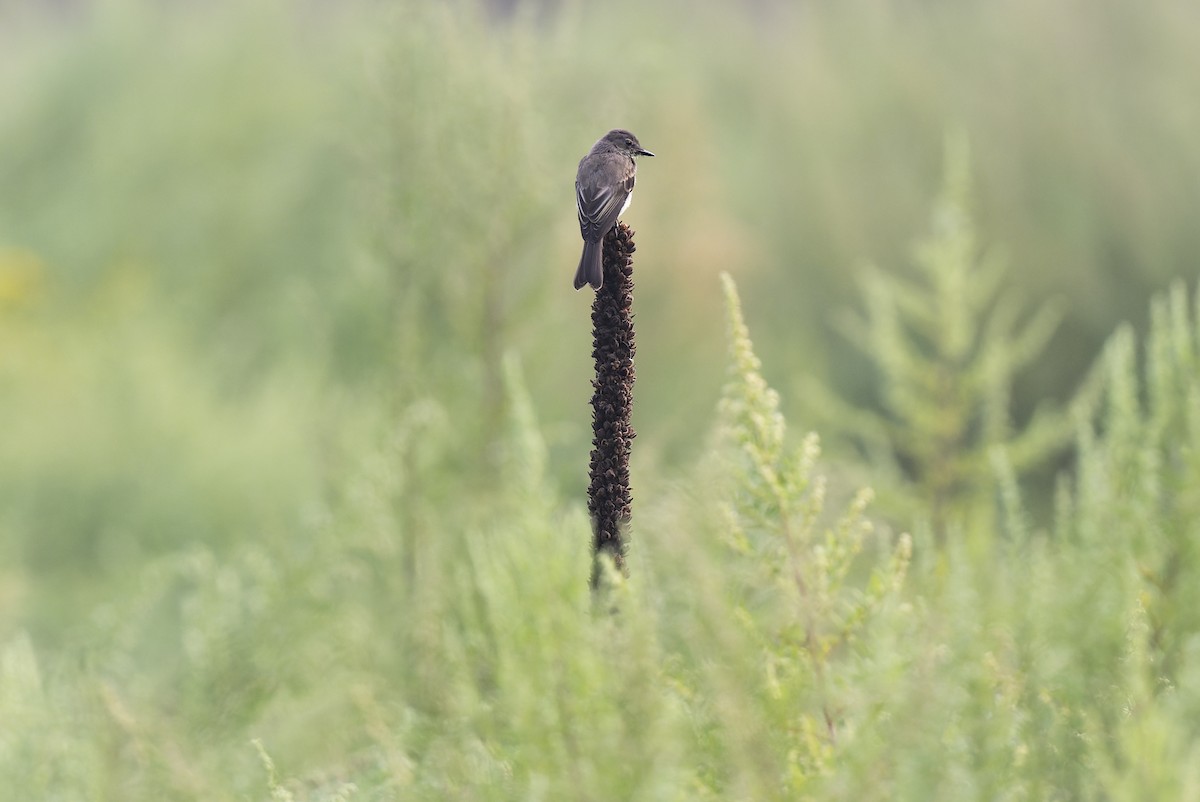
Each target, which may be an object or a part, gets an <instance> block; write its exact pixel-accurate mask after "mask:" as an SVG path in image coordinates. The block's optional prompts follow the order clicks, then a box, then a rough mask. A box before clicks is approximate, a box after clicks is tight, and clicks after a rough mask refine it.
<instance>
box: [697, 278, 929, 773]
mask: <svg viewBox="0 0 1200 802" xmlns="http://www.w3.org/2000/svg"><path fill="white" fill-rule="evenodd" d="M722 283H723V285H724V291H725V301H726V313H727V315H728V326H729V344H730V355H731V365H730V380H729V383H728V384H727V385H726V388H725V392H724V394H723V397H722V399H721V403H720V411H719V427H720V430H719V437H720V440H721V441H722V442H723V443H724V449H723V451H724V453H726V454H728V455H729V456H730V457H731V459H730V461H729V463H728V466H727V467H728V469H729V477H728V482H727V489H726V500H725V501H724V502H723V504H722V507H723V511H724V517H725V521H724V525H725V527H726V537H727V542H728V544H729V545H730V547H731V548H732V549H733V550H734V551H735V552H736V553H738V554H741V555H743V556H744V557H745V558H747V559H748V560H750V561H751V562H752V564H753V566H754V569H753V570H752V571H751V574H752V576H754V577H755V578H754V579H752V580H751V582H750V583H749V584H748V586H747V587H746V588H745V589H744V594H745V595H744V598H743V599H742V600H741V602H740V604H741V605H743V606H742V608H741V609H742V612H743V615H742V616H741V620H742V622H743V623H744V625H745V627H746V629H747V630H748V632H749V633H750V635H751V638H752V641H753V642H754V645H755V646H756V648H758V649H759V650H761V652H762V654H763V655H764V659H765V666H764V682H765V690H766V694H767V696H768V697H769V699H770V700H771V701H770V702H769V704H768V709H769V711H770V713H771V716H770V718H771V719H773V720H774V721H773V726H774V727H775V728H777V733H778V734H781V735H782V736H783V738H784V742H785V744H786V756H787V758H786V763H787V775H786V777H785V778H784V779H783V784H784V786H785V787H786V788H788V789H789V791H791V792H801V791H802V790H803V789H804V788H805V787H806V785H807V784H808V782H809V781H810V780H811V779H812V778H813V777H815V776H819V775H820V774H822V773H823V772H824V771H826V769H827V768H828V766H829V764H830V762H831V761H832V760H833V759H834V750H835V749H836V748H837V747H838V745H839V741H840V739H841V738H842V732H843V730H844V729H850V730H853V728H854V727H855V726H856V725H857V724H858V723H859V722H854V721H847V717H848V714H847V710H846V704H845V702H844V701H843V699H842V698H841V690H843V686H842V685H841V683H840V682H839V680H838V677H837V673H838V670H839V659H840V658H841V657H842V656H843V655H844V654H845V653H846V651H847V650H848V648H849V647H851V645H853V644H854V643H855V641H856V640H857V639H858V638H860V637H862V636H863V635H864V633H865V632H866V631H867V629H868V625H869V619H870V617H871V615H872V613H874V612H876V611H877V610H879V609H880V608H881V607H882V606H884V605H885V604H889V603H896V602H897V601H898V599H899V593H900V589H901V586H902V584H903V581H904V577H905V574H906V572H907V568H908V562H909V559H910V557H911V554H912V542H911V540H910V538H909V536H908V535H902V536H901V537H900V538H899V539H898V541H897V542H896V544H895V546H894V547H893V549H892V551H891V554H890V556H887V555H878V556H875V557H872V558H870V559H867V560H864V561H863V562H865V563H866V564H865V565H862V566H859V565H858V561H859V558H860V555H861V553H862V551H863V546H864V541H865V539H866V537H867V536H868V535H869V534H870V533H871V532H872V528H873V527H872V524H871V522H870V520H869V519H868V518H867V517H866V509H867V506H868V504H869V503H870V501H871V497H872V493H871V491H870V490H869V489H863V490H860V491H859V492H858V493H857V494H856V495H855V496H854V498H853V500H852V501H851V502H850V503H849V505H848V506H847V507H846V509H845V510H844V511H842V512H841V514H840V515H838V516H837V518H836V520H834V521H833V522H832V523H829V522H827V521H826V520H825V518H826V509H825V506H826V480H825V477H824V476H822V475H821V474H819V473H818V472H817V469H816V464H817V458H818V457H819V455H820V447H819V445H818V440H817V436H816V434H809V435H808V436H806V437H805V438H804V440H803V442H802V444H801V445H800V447H799V448H798V449H795V448H792V447H790V446H789V445H788V443H787V442H786V437H785V435H786V424H785V421H784V418H783V415H782V414H781V413H780V412H779V396H778V394H777V393H776V392H775V391H774V390H773V389H771V388H770V387H769V386H768V385H767V383H766V381H765V380H764V379H763V377H762V374H761V372H760V367H761V365H760V362H759V360H758V357H756V356H755V354H754V350H753V343H752V342H751V340H750V334H749V331H748V329H747V327H746V324H745V321H744V319H743V317H742V311H741V304H740V302H739V300H738V296H737V289H736V287H735V285H734V282H733V279H732V278H730V277H729V275H728V274H724V275H722ZM856 568H858V569H859V570H857V571H856V570H855V569H856Z"/></svg>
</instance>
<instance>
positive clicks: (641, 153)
mask: <svg viewBox="0 0 1200 802" xmlns="http://www.w3.org/2000/svg"><path fill="white" fill-rule="evenodd" d="M634 153H636V154H637V155H639V156H653V155H654V154H653V153H651V152H650V151H648V150H646V149H645V148H638V149H637V150H635V151H634Z"/></svg>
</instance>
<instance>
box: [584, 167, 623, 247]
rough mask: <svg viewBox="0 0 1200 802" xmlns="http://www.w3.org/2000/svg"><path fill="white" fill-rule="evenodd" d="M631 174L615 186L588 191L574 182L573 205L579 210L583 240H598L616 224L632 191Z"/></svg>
mask: <svg viewBox="0 0 1200 802" xmlns="http://www.w3.org/2000/svg"><path fill="white" fill-rule="evenodd" d="M633 181H634V177H633V175H632V174H631V175H630V176H629V177H628V178H626V179H625V180H624V181H622V182H621V183H620V184H619V185H618V186H616V187H601V188H599V189H596V190H592V191H590V192H588V191H585V190H584V189H583V187H581V186H579V182H578V181H576V182H575V206H576V208H578V210H579V231H580V233H581V234H583V238H584V239H585V240H589V241H591V242H599V241H600V240H602V239H604V235H605V234H607V233H608V232H609V229H611V228H612V227H613V226H615V225H616V224H617V218H618V217H619V216H620V214H621V210H622V209H623V208H625V201H627V200H628V199H629V193H631V192H633Z"/></svg>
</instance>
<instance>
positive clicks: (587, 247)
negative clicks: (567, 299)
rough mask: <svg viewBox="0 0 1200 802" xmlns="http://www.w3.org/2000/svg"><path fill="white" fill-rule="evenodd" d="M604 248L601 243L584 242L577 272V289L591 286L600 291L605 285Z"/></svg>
mask: <svg viewBox="0 0 1200 802" xmlns="http://www.w3.org/2000/svg"><path fill="white" fill-rule="evenodd" d="M603 258H604V246H603V244H602V243H600V242H590V241H588V240H584V241H583V256H582V257H581V258H580V259H579V269H578V270H576V271H575V289H579V288H580V287H582V286H583V285H584V284H591V285H592V289H594V290H598V289H600V287H601V286H602V285H603V284H604V262H603Z"/></svg>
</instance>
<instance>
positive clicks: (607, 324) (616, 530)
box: [588, 223, 635, 588]
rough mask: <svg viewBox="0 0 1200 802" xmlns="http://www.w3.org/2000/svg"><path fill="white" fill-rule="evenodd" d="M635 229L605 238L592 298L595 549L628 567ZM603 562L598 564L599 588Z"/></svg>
mask: <svg viewBox="0 0 1200 802" xmlns="http://www.w3.org/2000/svg"><path fill="white" fill-rule="evenodd" d="M634 248H635V246H634V244H633V230H632V229H630V228H629V226H627V225H625V224H624V223H617V225H616V227H615V228H613V230H612V231H609V232H608V234H607V236H605V238H604V285H603V286H602V287H601V288H600V289H599V290H598V291H597V292H596V298H595V300H594V301H593V303H592V329H593V346H592V356H593V358H594V359H595V360H596V378H595V379H594V380H593V382H592V387H593V388H594V390H595V392H594V393H593V394H592V435H593V436H592V458H591V473H590V475H591V482H590V484H589V485H588V512H589V513H591V518H592V534H593V540H592V545H593V550H594V552H595V555H596V557H597V558H599V557H600V555H601V554H607V555H609V557H611V558H612V560H613V562H614V563H615V564H616V566H617V568H618V569H619V570H620V571H622V572H625V571H626V566H625V533H626V531H627V529H628V527H629V519H630V506H631V504H632V501H633V496H632V493H631V491H630V489H629V450H630V445H631V443H632V441H633V438H634V431H633V426H632V425H631V423H630V417H631V416H632V413H633V378H634V371H633V354H634V342H633V314H632V307H633V251H634ZM599 582H600V562H599V559H597V560H596V561H595V562H594V564H593V567H592V579H591V584H592V587H593V588H596V587H597V586H598V583H599Z"/></svg>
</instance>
